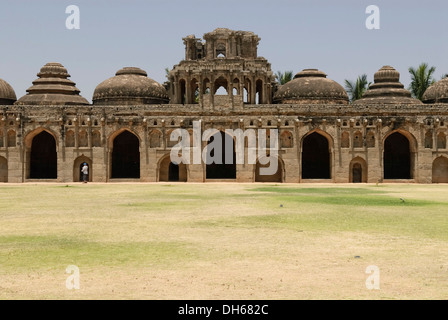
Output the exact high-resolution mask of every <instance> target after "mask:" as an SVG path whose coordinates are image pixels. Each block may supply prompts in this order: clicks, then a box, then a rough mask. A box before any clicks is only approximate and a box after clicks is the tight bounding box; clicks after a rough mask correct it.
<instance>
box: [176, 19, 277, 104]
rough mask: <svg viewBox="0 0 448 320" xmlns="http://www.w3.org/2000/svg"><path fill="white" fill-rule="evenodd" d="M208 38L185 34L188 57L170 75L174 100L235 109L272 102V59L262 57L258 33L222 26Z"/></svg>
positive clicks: (205, 35)
mask: <svg viewBox="0 0 448 320" xmlns="http://www.w3.org/2000/svg"><path fill="white" fill-rule="evenodd" d="M204 40H205V41H202V39H199V38H196V37H195V36H194V35H190V36H187V37H185V38H183V41H184V44H185V60H182V61H181V62H180V63H179V64H177V65H175V66H174V67H173V69H172V70H171V71H170V72H169V76H168V77H169V88H168V92H169V95H170V98H171V103H173V104H199V105H200V106H201V107H202V108H203V109H226V108H228V109H231V110H233V109H237V108H242V106H243V104H244V103H246V104H270V103H272V85H273V82H274V75H273V73H272V71H271V65H270V63H269V62H268V61H267V60H266V59H265V58H263V57H258V53H257V51H258V43H259V41H260V38H259V37H258V36H257V35H256V34H254V33H253V32H248V31H233V30H229V29H224V28H219V29H216V30H214V31H212V32H209V33H206V34H204Z"/></svg>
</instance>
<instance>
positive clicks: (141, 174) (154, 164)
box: [0, 29, 448, 183]
mask: <svg viewBox="0 0 448 320" xmlns="http://www.w3.org/2000/svg"><path fill="white" fill-rule="evenodd" d="M204 39H205V43H203V42H202V40H200V39H197V38H196V37H194V36H189V37H186V38H184V39H183V40H184V43H185V46H186V54H185V60H183V61H181V62H180V63H179V64H178V65H175V66H174V68H173V69H172V70H171V71H170V72H169V75H168V79H169V81H168V82H167V83H165V85H164V86H162V85H160V84H158V83H156V82H155V81H154V80H152V79H150V78H148V77H147V75H146V72H145V71H143V70H141V69H138V68H124V69H122V70H119V71H118V72H117V74H116V76H115V77H112V78H110V79H108V80H106V81H104V82H103V83H101V84H100V85H99V86H98V87H97V89H96V90H95V94H94V97H93V104H89V103H88V102H87V100H85V99H84V98H82V96H80V95H79V94H80V92H79V90H78V89H76V87H75V84H74V83H73V82H71V81H70V80H68V79H67V78H68V77H69V75H68V73H67V70H65V68H63V66H62V65H60V64H57V63H50V64H47V65H46V66H44V67H43V68H42V69H41V72H40V73H39V74H38V76H39V78H38V79H37V80H36V81H34V82H33V86H32V87H31V88H30V89H28V94H27V95H25V96H24V97H22V98H20V99H19V100H18V101H15V100H16V97H15V94H14V91H13V90H12V88H10V86H9V85H8V84H7V83H6V82H5V81H3V80H0V103H1V108H2V115H1V119H0V182H11V183H14V182H15V183H19V182H29V181H57V182H72V181H80V167H81V165H82V163H84V162H87V163H88V165H89V167H90V174H89V180H90V181H94V182H109V181H142V182H157V181H185V182H205V181H217V180H220V181H237V182H255V181H260V182H264V181H271V182H288V183H300V182H336V183H348V182H370V183H376V182H383V181H406V182H417V183H433V182H436V183H440V182H445V183H446V182H448V149H447V146H446V135H447V134H448V132H447V131H448V104H446V103H447V100H446V97H447V96H448V86H446V80H441V81H439V83H436V84H435V85H433V87H431V88H429V89H428V91H427V93H428V94H427V95H426V96H425V99H424V102H425V103H421V102H420V101H418V100H415V99H412V98H411V97H410V94H409V92H408V91H407V90H405V89H404V88H403V86H402V85H401V84H400V83H399V73H398V72H397V71H396V70H395V69H393V68H391V67H389V66H386V67H383V68H382V69H380V71H379V72H378V73H377V74H375V84H374V85H372V87H371V89H370V90H369V91H367V92H366V94H365V96H364V98H363V99H361V100H359V101H358V102H357V103H353V104H348V97H347V96H346V93H345V91H344V90H343V88H342V87H341V86H340V85H339V84H337V83H335V82H334V81H332V80H330V79H327V78H326V75H325V74H324V73H323V72H321V71H318V70H315V69H307V70H304V71H302V72H300V73H298V74H297V76H296V78H295V79H294V80H293V81H291V82H290V83H288V84H287V85H284V86H278V85H277V83H276V82H275V78H274V75H273V73H272V71H271V66H270V64H269V63H268V61H267V60H266V59H264V58H261V57H258V55H257V46H258V42H259V40H260V39H259V38H258V36H256V35H255V34H253V33H251V32H242V31H232V30H228V29H217V30H215V31H213V32H211V33H208V34H205V35H204ZM220 87H223V89H221V91H218V88H220ZM193 121H200V125H201V128H202V130H203V131H204V130H206V129H209V128H216V129H218V130H221V131H224V130H225V129H238V128H240V129H243V130H244V129H254V130H255V131H257V130H259V129H270V130H273V129H278V132H279V144H278V145H279V150H278V163H279V170H278V172H277V173H276V174H275V175H272V176H260V175H259V173H258V168H259V167H260V166H261V165H259V164H256V165H254V164H244V165H243V164H237V165H233V166H226V167H220V168H218V169H219V170H217V171H214V173H213V174H212V173H210V172H211V171H210V172H209V171H208V166H207V165H206V164H204V163H202V164H180V165H178V166H176V165H174V164H172V163H171V161H170V158H169V154H170V150H171V147H172V146H173V145H174V144H176V143H177V142H172V141H170V133H171V132H172V130H174V129H176V128H185V129H187V130H189V131H192V129H193ZM206 145H207V141H203V142H202V147H203V148H205V147H206ZM246 152H247V148H246Z"/></svg>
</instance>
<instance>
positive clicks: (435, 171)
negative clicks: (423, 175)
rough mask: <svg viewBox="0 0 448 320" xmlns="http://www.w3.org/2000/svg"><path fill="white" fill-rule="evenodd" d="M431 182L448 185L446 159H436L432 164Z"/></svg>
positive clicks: (447, 161)
mask: <svg viewBox="0 0 448 320" xmlns="http://www.w3.org/2000/svg"><path fill="white" fill-rule="evenodd" d="M432 182H433V183H448V158H445V157H438V158H436V159H435V160H434V162H433V163H432Z"/></svg>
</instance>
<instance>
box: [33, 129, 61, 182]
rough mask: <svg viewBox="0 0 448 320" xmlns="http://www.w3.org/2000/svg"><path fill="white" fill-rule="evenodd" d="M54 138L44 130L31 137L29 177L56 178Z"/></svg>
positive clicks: (56, 162)
mask: <svg viewBox="0 0 448 320" xmlns="http://www.w3.org/2000/svg"><path fill="white" fill-rule="evenodd" d="M57 158H58V157H57V153H56V140H55V139H54V137H53V136H52V135H51V134H49V133H48V132H46V131H42V132H41V133H39V134H38V135H36V136H35V137H34V138H33V141H32V143H31V155H30V179H56V178H57V177H58V169H57V168H58V167H57V166H58V160H57Z"/></svg>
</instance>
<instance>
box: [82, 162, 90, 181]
mask: <svg viewBox="0 0 448 320" xmlns="http://www.w3.org/2000/svg"><path fill="white" fill-rule="evenodd" d="M81 172H82V182H83V183H87V180H88V177H89V166H88V165H87V163H86V162H84V165H83V166H82V169H81Z"/></svg>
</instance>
